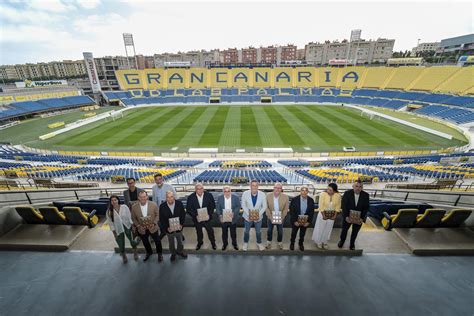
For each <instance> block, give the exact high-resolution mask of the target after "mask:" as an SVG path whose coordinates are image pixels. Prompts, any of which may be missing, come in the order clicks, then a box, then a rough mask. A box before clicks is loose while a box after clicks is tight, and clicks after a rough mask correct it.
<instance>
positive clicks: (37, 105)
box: [0, 95, 95, 120]
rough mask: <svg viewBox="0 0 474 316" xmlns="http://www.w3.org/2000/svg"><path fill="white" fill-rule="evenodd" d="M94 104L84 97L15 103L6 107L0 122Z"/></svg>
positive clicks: (0, 115)
mask: <svg viewBox="0 0 474 316" xmlns="http://www.w3.org/2000/svg"><path fill="white" fill-rule="evenodd" d="M93 104H95V101H94V100H92V99H91V98H90V97H88V96H84V95H78V96H69V97H63V98H51V99H42V100H37V101H23V102H14V103H11V104H9V105H8V106H5V107H4V110H3V111H0V120H3V119H10V118H14V117H19V116H26V115H31V114H36V113H42V112H48V111H54V110H59V109H68V108H76V107H81V106H85V105H93Z"/></svg>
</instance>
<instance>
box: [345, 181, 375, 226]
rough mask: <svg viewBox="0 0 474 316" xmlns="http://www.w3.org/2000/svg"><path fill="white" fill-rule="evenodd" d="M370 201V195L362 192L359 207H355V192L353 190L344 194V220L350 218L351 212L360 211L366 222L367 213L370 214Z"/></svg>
mask: <svg viewBox="0 0 474 316" xmlns="http://www.w3.org/2000/svg"><path fill="white" fill-rule="evenodd" d="M369 200H370V196H369V193H367V192H365V191H361V192H360V196H359V201H358V203H357V206H355V199H354V190H353V189H351V190H347V191H346V192H344V195H343V196H342V214H343V215H344V218H346V217H347V216H349V213H350V210H355V211H360V217H361V218H362V220H363V221H364V222H365V219H366V218H367V213H368V212H369Z"/></svg>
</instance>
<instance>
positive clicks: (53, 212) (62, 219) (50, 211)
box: [38, 206, 67, 225]
mask: <svg viewBox="0 0 474 316" xmlns="http://www.w3.org/2000/svg"><path fill="white" fill-rule="evenodd" d="M38 211H39V212H40V213H41V215H43V219H44V221H45V223H46V224H50V225H66V224H67V219H66V216H65V215H64V213H63V212H59V210H58V208H57V207H54V206H44V207H40V208H39V209H38Z"/></svg>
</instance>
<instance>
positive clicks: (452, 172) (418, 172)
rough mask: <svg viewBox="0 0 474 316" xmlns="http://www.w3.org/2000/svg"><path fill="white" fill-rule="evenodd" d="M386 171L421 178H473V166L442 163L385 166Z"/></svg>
mask: <svg viewBox="0 0 474 316" xmlns="http://www.w3.org/2000/svg"><path fill="white" fill-rule="evenodd" d="M384 169H385V170H386V171H388V172H392V173H397V174H400V173H401V174H409V175H415V176H418V177H423V178H435V179H464V178H466V179H468V178H474V168H472V167H462V166H442V165H413V166H404V167H385V168H384Z"/></svg>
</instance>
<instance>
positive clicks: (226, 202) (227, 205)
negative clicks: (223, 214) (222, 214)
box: [224, 195, 232, 210]
mask: <svg viewBox="0 0 474 316" xmlns="http://www.w3.org/2000/svg"><path fill="white" fill-rule="evenodd" d="M224 209H226V210H231V209H232V196H229V198H226V197H225V195H224Z"/></svg>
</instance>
